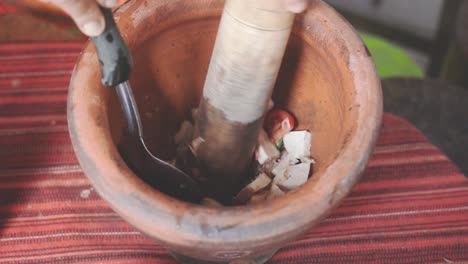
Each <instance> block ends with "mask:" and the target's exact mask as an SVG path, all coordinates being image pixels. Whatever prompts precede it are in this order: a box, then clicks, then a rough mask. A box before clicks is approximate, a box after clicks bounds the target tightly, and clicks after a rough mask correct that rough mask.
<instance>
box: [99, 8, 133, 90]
mask: <svg viewBox="0 0 468 264" xmlns="http://www.w3.org/2000/svg"><path fill="white" fill-rule="evenodd" d="M101 11H102V14H103V15H104V18H105V21H106V28H105V30H104V32H103V33H102V34H101V35H99V36H97V37H93V38H92V40H93V43H94V46H95V47H96V52H97V55H98V58H99V63H100V64H101V82H102V84H104V85H106V86H111V87H113V86H116V85H118V84H120V83H123V82H125V81H128V79H129V77H130V72H131V70H132V64H133V63H132V56H131V54H130V51H129V49H128V47H127V45H126V44H125V41H124V40H123V38H122V35H120V31H119V29H118V28H117V25H116V24H115V21H114V17H113V16H112V11H111V10H110V9H107V8H102V7H101Z"/></svg>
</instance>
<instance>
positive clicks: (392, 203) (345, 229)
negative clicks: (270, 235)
mask: <svg viewBox="0 0 468 264" xmlns="http://www.w3.org/2000/svg"><path fill="white" fill-rule="evenodd" d="M81 47H82V44H72V43H68V44H67V43H56V44H52V43H49V44H21V45H17V44H16V45H0V61H1V63H0V189H1V191H0V263H22V264H23V263H35V264H36V263H175V262H174V260H173V259H172V258H171V257H170V255H169V254H168V252H167V251H166V250H165V249H164V248H162V247H161V246H159V245H158V244H157V243H156V242H155V241H153V240H150V239H148V238H147V237H145V236H144V235H142V234H141V233H140V232H138V231H137V230H135V229H134V228H133V227H131V226H130V225H128V224H127V223H126V222H124V221H123V220H122V219H121V218H120V217H119V216H118V215H117V214H115V213H114V212H113V211H112V210H111V209H110V208H109V207H108V206H107V204H106V203H105V202H104V201H103V200H101V199H100V197H99V196H98V194H97V193H96V192H95V190H94V189H93V188H92V187H91V185H90V183H89V181H88V180H87V178H86V177H85V176H84V174H83V173H82V171H81V169H80V166H79V165H78V163H77V160H76V158H75V155H74V154H73V150H72V147H71V144H70V140H69V136H68V131H67V123H66V99H67V90H68V87H67V84H68V82H69V78H70V73H71V71H72V69H73V66H74V63H75V61H76V58H77V56H78V53H79V51H80V49H81ZM461 260H465V261H468V180H467V179H466V178H465V177H464V176H463V174H462V173H461V172H460V171H459V169H458V168H457V167H456V166H455V165H454V164H453V163H451V162H450V160H449V159H448V158H447V156H446V155H445V154H443V153H442V152H441V151H440V150H439V149H438V148H437V147H435V146H434V145H433V144H431V143H430V142H429V141H428V140H427V138H426V137H425V136H424V135H423V134H422V133H421V132H419V131H418V130H417V129H416V128H415V127H413V126H412V125H411V124H409V123H408V122H407V121H405V120H403V119H401V118H399V117H396V116H393V115H389V114H385V115H384V118H383V126H382V131H381V135H380V138H379V140H378V146H377V147H376V149H375V152H374V154H373V156H372V158H371V160H370V162H369V164H368V166H367V168H366V171H365V173H364V175H363V177H362V179H361V181H360V183H359V184H358V185H357V186H356V187H355V188H354V189H353V191H352V192H351V194H350V195H349V197H347V198H346V199H345V200H344V202H343V203H342V205H341V206H340V207H339V208H337V209H336V210H334V212H333V213H332V214H331V215H330V216H329V217H328V218H327V219H325V220H324V221H323V222H322V223H321V224H320V225H318V226H317V227H315V228H314V229H312V230H311V231H310V232H309V233H308V234H306V235H304V236H303V237H301V238H299V239H298V240H297V241H295V242H292V243H290V244H288V245H287V246H285V247H284V248H283V249H281V250H280V251H279V252H278V253H277V254H276V255H275V256H274V257H273V259H272V260H270V262H269V263H454V262H458V261H461Z"/></svg>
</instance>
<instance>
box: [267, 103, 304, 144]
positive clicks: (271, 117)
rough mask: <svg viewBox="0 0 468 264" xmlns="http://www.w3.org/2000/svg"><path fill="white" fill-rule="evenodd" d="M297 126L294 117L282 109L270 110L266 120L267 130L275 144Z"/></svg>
mask: <svg viewBox="0 0 468 264" xmlns="http://www.w3.org/2000/svg"><path fill="white" fill-rule="evenodd" d="M295 126H296V122H295V121H294V117H293V116H292V115H291V114H290V113H288V112H287V111H285V110H281V109H274V110H271V111H270V112H268V114H267V116H266V118H265V121H264V128H265V131H266V132H267V133H268V136H269V137H270V140H271V141H272V142H273V143H275V144H276V142H278V141H279V140H281V139H282V138H283V137H284V135H286V134H287V133H288V132H289V131H291V130H293V129H294V127H295Z"/></svg>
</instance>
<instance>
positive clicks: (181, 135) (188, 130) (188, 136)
mask: <svg viewBox="0 0 468 264" xmlns="http://www.w3.org/2000/svg"><path fill="white" fill-rule="evenodd" d="M192 135H193V125H192V123H190V122H189V121H183V122H182V124H180V128H179V131H178V132H177V133H176V135H175V136H174V141H175V143H176V144H177V145H181V144H184V145H185V144H188V143H189V142H190V141H191V140H192Z"/></svg>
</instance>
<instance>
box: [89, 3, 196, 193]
mask: <svg viewBox="0 0 468 264" xmlns="http://www.w3.org/2000/svg"><path fill="white" fill-rule="evenodd" d="M101 10H102V13H103V14H104V17H105V21H106V29H105V31H104V32H103V33H102V34H101V35H99V36H97V37H93V38H92V40H93V43H94V46H95V47H96V53H97V55H98V58H99V62H100V64H101V82H102V83H103V84H104V85H105V86H109V87H113V88H114V89H115V90H116V93H117V96H118V99H119V101H120V103H121V107H122V111H123V114H124V118H125V121H126V123H127V127H126V133H127V136H128V143H129V144H126V145H125V148H124V149H123V150H122V151H121V154H122V156H123V158H124V159H125V160H126V162H127V164H128V166H129V167H130V168H131V169H132V170H134V171H135V172H136V173H138V174H139V176H140V177H141V178H142V179H143V180H145V181H146V182H147V183H148V184H150V185H152V186H154V187H156V188H158V189H159V190H160V191H162V192H164V193H166V194H168V195H171V196H175V197H177V198H179V199H183V200H187V201H192V202H193V201H197V200H200V199H201V198H202V197H201V189H200V186H199V184H198V183H197V182H196V181H195V180H194V179H192V178H191V177H190V176H189V175H187V174H186V173H184V172H183V171H181V170H179V169H178V168H176V167H174V166H172V165H170V164H169V163H167V162H165V161H163V160H161V159H159V158H157V157H155V156H154V155H153V154H151V152H150V151H149V150H148V148H147V146H146V144H145V141H144V140H143V130H142V125H141V121H140V115H139V113H138V107H137V104H136V101H135V98H134V96H133V92H132V88H131V87H130V83H129V82H128V79H129V76H130V72H131V69H132V57H131V54H130V51H129V50H128V48H127V46H126V44H125V42H124V40H123V39H122V36H121V35H120V32H119V30H118V28H117V26H116V24H115V21H114V18H113V16H112V12H111V10H109V9H105V8H101Z"/></svg>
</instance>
